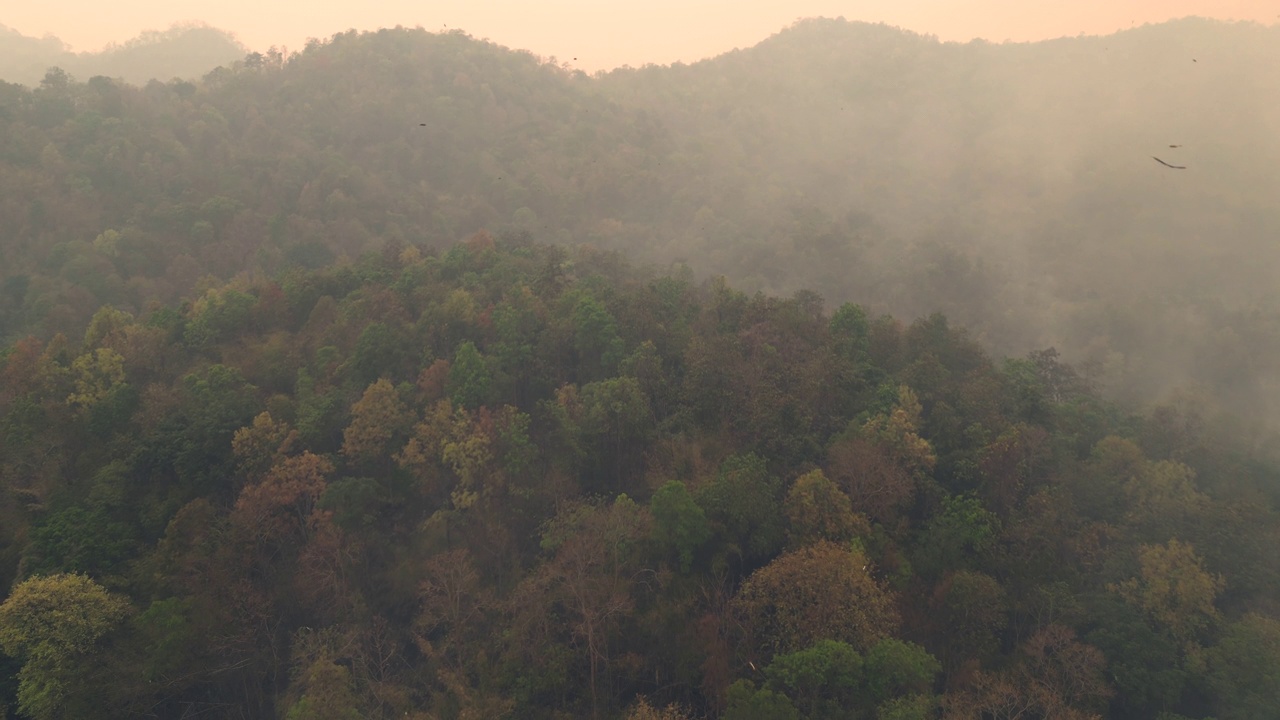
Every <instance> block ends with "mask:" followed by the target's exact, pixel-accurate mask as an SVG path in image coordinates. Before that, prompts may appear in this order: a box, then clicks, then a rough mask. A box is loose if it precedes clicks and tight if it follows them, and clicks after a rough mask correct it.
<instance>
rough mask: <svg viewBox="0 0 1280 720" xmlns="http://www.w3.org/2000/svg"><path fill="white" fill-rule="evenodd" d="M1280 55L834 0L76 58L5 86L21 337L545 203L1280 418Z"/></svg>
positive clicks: (454, 230)
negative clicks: (619, 59)
mask: <svg viewBox="0 0 1280 720" xmlns="http://www.w3.org/2000/svg"><path fill="white" fill-rule="evenodd" d="M1193 60H1194V61H1195V62H1193ZM1278 83H1280V30H1278V29H1277V28H1275V27H1272V28H1263V27H1260V26H1255V25H1230V24H1223V23H1216V22H1210V21H1202V20H1185V21H1180V22H1176V23H1169V24H1165V25H1160V26H1150V27H1143V28H1139V29H1135V30H1130V31H1127V32H1123V33H1119V34H1116V35H1113V36H1109V37H1105V38H1092V37H1080V38H1069V39H1062V40H1057V41H1052V42H1044V43H1036V44H1022V45H1019V44H1006V45H992V44H988V43H981V42H975V43H970V44H966V45H958V44H948V43H939V42H936V41H935V40H933V39H931V38H928V37H922V36H917V35H913V34H910V33H905V32H901V31H898V30H894V29H891V28H887V27H883V26H871V25H864V24H858V23H848V22H844V21H806V22H802V23H799V24H797V25H796V26H794V27H792V28H790V29H788V30H786V31H784V32H782V33H779V34H778V35H776V36H774V37H773V38H770V39H769V40H767V41H765V42H763V43H761V44H760V45H759V46H757V47H754V48H750V49H747V50H741V51H736V52H734V53H730V54H727V55H724V56H721V57H719V58H715V59H712V60H708V61H705V62H701V63H697V64H694V65H689V66H682V65H677V66H673V67H646V68H640V69H623V70H618V71H615V72H612V73H608V74H606V75H602V76H597V77H588V76H586V75H584V74H582V73H577V72H572V71H569V70H567V69H563V68H560V67H556V66H554V65H551V64H549V63H547V62H544V61H542V60H540V59H538V58H536V57H534V56H532V55H530V54H528V53H520V52H512V51H509V50H506V49H504V48H500V47H497V46H494V45H491V44H487V43H484V42H480V41H476V40H474V39H471V38H469V37H467V36H465V35H463V34H459V33H450V34H443V35H436V34H431V33H427V32H424V31H421V30H417V31H414V30H403V29H396V30H385V31H380V32H377V33H364V34H358V33H354V32H351V33H346V34H341V35H338V36H335V37H334V38H332V39H331V40H329V41H326V42H317V43H313V44H312V45H310V46H309V47H307V48H306V49H305V50H304V51H302V52H300V53H296V54H292V55H289V56H287V57H285V56H282V55H279V54H271V53H268V54H267V55H265V56H264V55H258V54H254V55H250V56H248V57H246V58H245V59H244V60H243V61H240V62H238V63H236V64H234V65H233V66H231V67H226V68H221V69H219V70H217V71H215V72H213V73H210V74H209V75H208V76H206V77H205V78H204V79H203V80H201V81H199V82H196V83H186V82H173V83H158V82H153V83H150V84H147V85H146V86H144V87H132V86H128V85H122V84H118V83H116V82H113V81H110V80H107V79H105V78H92V79H91V80H90V81H89V82H78V81H74V80H71V79H68V78H67V77H65V76H62V75H56V74H55V75H51V76H49V77H47V78H46V80H45V81H44V82H43V83H41V85H40V86H39V87H37V88H35V89H31V90H28V89H24V88H20V87H16V86H5V87H0V187H2V188H3V191H4V194H3V200H2V201H0V235H2V238H0V239H2V240H3V242H2V243H0V253H2V254H3V257H0V260H2V261H3V269H2V270H0V273H2V274H3V287H2V288H0V335H2V336H4V337H7V338H8V339H9V340H10V341H12V340H15V339H17V338H19V337H22V336H23V335H25V334H26V333H28V332H32V331H34V332H37V333H39V334H41V335H42V336H43V337H49V336H50V335H51V334H52V333H54V332H57V331H59V330H71V331H75V332H79V331H80V330H81V329H83V327H84V325H85V323H86V322H87V321H88V318H89V317H90V316H91V315H92V314H93V312H94V311H95V309H96V308H97V307H99V306H100V305H101V304H104V303H109V304H112V305H115V306H117V307H121V308H126V309H129V310H131V311H134V312H140V311H142V310H144V309H145V308H147V307H148V305H149V303H152V302H160V303H163V304H168V303H172V302H173V301H175V300H177V299H178V298H181V297H184V296H191V288H192V287H193V285H194V284H195V283H196V282H197V281H198V280H199V279H200V278H201V277H203V276H206V275H208V276H211V277H212V278H215V279H220V280H226V279H229V278H231V277H234V276H236V275H237V274H239V273H249V274H251V275H252V274H255V273H266V274H268V275H270V274H273V273H276V272H279V271H280V270H282V269H284V268H287V267H291V266H300V267H317V266H319V265H322V264H325V263H327V262H329V261H330V260H331V259H333V258H336V257H340V256H343V255H347V256H355V255H358V254H359V253H360V252H362V251H363V250H365V249H367V248H370V247H378V246H380V245H381V244H382V243H385V242H388V241H392V242H411V243H420V242H425V243H427V244H428V245H429V246H431V247H445V246H447V245H448V244H449V243H451V242H454V241H456V240H458V239H459V238H462V237H466V236H467V235H469V234H470V233H473V232H475V231H476V230H478V229H481V228H489V229H491V230H493V231H495V232H496V231H500V230H527V231H529V232H531V233H533V234H534V235H535V236H536V237H537V238H538V239H539V240H542V241H549V242H557V243H568V244H579V243H587V244H591V245H594V246H596V247H600V248H604V249H621V250H625V251H626V252H627V253H628V254H629V255H631V256H633V257H636V258H638V259H640V260H642V261H647V262H655V263H658V264H659V265H660V266H661V265H667V264H669V263H671V262H677V261H682V262H687V263H689V264H690V266H691V267H693V269H694V270H695V271H696V272H698V273H725V274H727V275H728V276H729V277H730V278H734V279H735V280H736V281H738V282H740V283H742V284H743V286H744V287H746V288H748V289H750V290H755V289H763V290H767V291H771V292H781V293H784V294H785V293H790V292H793V291H795V290H799V289H802V288H808V289H812V290H815V291H817V292H819V293H820V294H822V295H823V296H824V297H825V298H826V299H827V300H829V301H831V302H835V303H839V302H844V301H854V302H859V303H862V304H864V305H866V306H868V307H871V308H874V309H875V310H876V311H877V312H879V311H891V312H894V313H896V314H900V315H903V316H907V317H915V316H919V315H926V314H928V313H931V312H934V311H938V310H941V311H944V312H946V313H947V315H948V316H949V317H952V318H953V319H955V320H957V321H959V322H962V323H963V324H965V325H966V326H967V327H970V328H971V330H972V332H973V333H974V336H975V337H976V338H977V339H979V340H980V341H981V342H983V343H984V344H985V345H987V346H988V347H990V348H993V349H995V350H996V351H998V352H1005V353H1013V354H1022V353H1025V352H1026V351H1028V350H1030V349H1035V348H1043V347H1049V346H1056V347H1059V348H1060V349H1061V350H1062V352H1063V353H1064V355H1065V356H1066V357H1067V358H1069V359H1071V360H1073V361H1077V362H1081V363H1083V365H1082V367H1083V368H1086V369H1087V371H1088V373H1089V374H1090V375H1091V377H1094V378H1095V379H1097V380H1098V381H1099V382H1100V383H1101V384H1102V385H1103V386H1104V387H1105V388H1106V389H1107V391H1108V392H1109V393H1111V394H1112V395H1113V396H1123V397H1126V398H1128V399H1131V400H1139V401H1150V400H1152V399H1154V398H1158V397H1162V396H1164V395H1166V394H1167V393H1168V392H1169V391H1170V389H1171V388H1183V389H1184V390H1185V389H1187V388H1191V391H1192V392H1193V393H1195V392H1199V393H1200V395H1201V396H1202V397H1203V398H1210V399H1211V402H1215V403H1217V404H1219V405H1221V406H1224V407H1228V408H1230V409H1232V410H1234V411H1236V412H1238V413H1240V414H1242V415H1243V416H1245V417H1247V418H1249V420H1250V423H1249V425H1248V426H1249V427H1254V428H1257V427H1273V428H1274V427H1275V426H1276V425H1277V422H1276V418H1277V417H1278V415H1277V413H1278V411H1277V408H1280V368H1278V367H1277V364H1276V363H1277V361H1276V358H1280V315H1278V314H1277V310H1278V308H1277V307H1276V299H1275V294H1274V293H1273V292H1272V287H1273V278H1274V277H1275V276H1276V272H1277V271H1278V270H1280V263H1278V261H1280V251H1278V250H1277V246H1276V244H1275V242H1274V239H1275V237H1276V236H1277V233H1280V206H1277V205H1276V203H1275V202H1274V198H1275V197H1277V196H1280V147H1278V146H1277V142H1280V141H1277V138H1276V135H1275V133H1274V132H1273V128H1274V126H1275V121H1276V119H1277V117H1278V116H1280V87H1277V84H1278ZM1171 145H1179V146H1180V147H1178V148H1172V147H1170V146H1171ZM1153 155H1154V156H1164V157H1165V159H1169V160H1171V161H1173V162H1174V163H1182V164H1185V165H1187V167H1188V169H1187V170H1185V171H1176V170H1169V169H1167V168H1164V167H1162V166H1160V165H1158V164H1156V162H1155V161H1154V160H1152V159H1151V156H1153Z"/></svg>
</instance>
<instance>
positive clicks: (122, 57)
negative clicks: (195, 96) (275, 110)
mask: <svg viewBox="0 0 1280 720" xmlns="http://www.w3.org/2000/svg"><path fill="white" fill-rule="evenodd" d="M246 52H248V51H247V50H245V47H244V46H243V45H241V44H240V43H239V42H238V41H237V40H236V39H235V38H234V37H233V36H232V35H231V34H230V33H227V32H224V31H221V30H218V29H216V28H211V27H206V26H204V25H177V26H174V27H172V28H170V29H169V30H167V31H163V32H161V31H150V32H146V33H143V34H142V35H139V36H138V37H136V38H134V39H132V40H130V41H128V42H126V43H124V44H123V45H113V46H111V47H108V48H106V49H104V50H101V51H98V52H79V53H77V52H72V51H71V50H69V49H68V48H67V47H66V45H65V44H64V43H63V42H62V41H61V40H59V39H58V38H56V37H44V38H33V37H27V36H25V35H22V34H21V33H19V32H17V31H16V30H13V29H11V28H6V27H4V26H3V25H0V80H2V81H6V82H10V83H17V84H19V85H26V86H28V87H35V86H37V85H39V84H40V80H41V79H42V78H44V76H45V73H46V72H48V70H49V68H54V67H56V68H60V69H62V70H63V71H64V72H67V73H70V74H71V75H72V76H74V77H76V78H79V79H81V80H87V79H89V78H91V77H93V76H95V75H103V76H106V77H110V78H121V79H123V80H125V81H126V82H130V83H134V84H136V85H142V84H145V83H147V82H149V81H151V80H155V79H159V80H170V79H172V78H182V79H184V80H195V79H197V78H200V77H202V76H203V75H204V74H205V73H207V72H209V71H210V70H212V69H214V68H216V67H220V66H222V65H230V64H231V63H233V62H235V61H237V60H240V59H242V58H244V56H245V54H246Z"/></svg>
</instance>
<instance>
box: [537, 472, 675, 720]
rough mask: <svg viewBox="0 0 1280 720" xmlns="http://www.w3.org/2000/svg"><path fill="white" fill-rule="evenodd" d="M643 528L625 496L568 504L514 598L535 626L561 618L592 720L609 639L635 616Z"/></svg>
mask: <svg viewBox="0 0 1280 720" xmlns="http://www.w3.org/2000/svg"><path fill="white" fill-rule="evenodd" d="M650 522H651V519H650V517H649V515H648V513H647V512H645V510H644V508H642V507H639V506H637V505H636V504H635V502H633V501H632V500H631V499H630V498H628V497H627V496H626V495H620V496H618V498H617V499H616V500H615V501H614V502H613V503H610V504H608V505H601V504H592V503H583V502H575V503H572V504H570V505H569V506H567V507H566V508H565V509H563V510H561V511H560V512H559V513H557V514H556V516H555V517H554V518H552V519H551V520H550V521H548V522H547V523H546V525H545V526H544V527H543V530H542V541H541V547H542V549H543V550H544V551H546V552H547V553H549V554H550V557H549V558H548V559H547V561H546V562H545V563H543V564H542V565H541V566H540V567H539V568H538V570H537V572H536V573H535V574H534V575H532V576H531V577H529V578H528V579H527V580H526V581H525V582H524V583H523V584H522V586H521V588H520V589H519V590H517V592H516V597H517V598H519V604H520V606H521V609H520V611H519V613H518V614H520V615H528V614H536V615H537V616H539V617H540V618H541V619H539V620H537V622H538V623H539V624H541V623H544V622H546V619H552V618H555V617H557V616H560V615H561V614H563V616H564V617H565V619H566V620H567V624H568V630H569V634H570V638H571V642H572V645H573V646H574V647H575V648H576V649H577V650H578V652H580V653H582V654H584V655H585V656H586V660H587V665H588V669H589V684H588V687H589V690H590V694H591V708H592V717H598V716H599V714H600V693H599V685H600V682H601V678H600V676H601V674H602V673H604V672H606V671H607V670H608V668H609V666H610V661H611V656H610V646H611V644H612V642H611V641H612V638H613V636H614V634H615V633H616V632H617V629H618V627H619V625H620V623H621V621H622V620H623V619H624V618H626V617H627V616H629V615H631V613H632V612H633V611H634V609H635V600H634V598H633V597H632V590H633V587H634V586H635V584H636V583H637V582H638V579H639V578H640V577H641V576H642V575H643V574H644V573H643V568H642V567H641V566H640V552H639V551H640V543H641V542H642V541H643V539H644V538H645V537H647V536H648V534H649V532H650V529H649V525H650ZM534 652H535V653H536V650H534Z"/></svg>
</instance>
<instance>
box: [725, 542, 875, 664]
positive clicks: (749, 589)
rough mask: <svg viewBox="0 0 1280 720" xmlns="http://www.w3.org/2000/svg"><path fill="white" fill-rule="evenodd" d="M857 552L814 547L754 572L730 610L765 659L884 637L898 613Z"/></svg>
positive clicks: (870, 642)
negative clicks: (822, 642)
mask: <svg viewBox="0 0 1280 720" xmlns="http://www.w3.org/2000/svg"><path fill="white" fill-rule="evenodd" d="M867 568H868V562H867V558H866V556H865V555H863V554H862V552H861V551H859V550H850V549H847V548H842V547H840V546H838V545H835V544H834V543H830V542H825V541H824V542H818V543H816V544H814V545H810V546H808V547H804V548H800V549H798V550H793V551H791V552H788V553H786V554H784V555H782V556H781V557H779V558H778V559H776V560H774V561H773V562H771V563H769V564H768V565H766V566H765V567H763V568H761V569H759V570H757V571H755V572H754V573H752V574H751V576H750V577H748V578H747V580H746V582H744V583H743V584H742V590H741V591H740V592H739V593H738V596H737V597H736V598H734V600H733V605H734V607H735V609H736V611H737V612H738V613H739V615H740V617H741V619H742V622H743V624H744V626H745V628H746V630H747V632H748V636H749V637H750V638H751V639H752V640H753V641H754V644H755V647H757V648H759V649H760V650H761V651H762V652H763V653H764V654H765V655H766V656H773V655H775V654H777V653H787V652H794V651H796V650H800V649H803V648H806V647H809V646H811V645H814V644H815V643H817V642H818V641H820V640H826V639H830V640H839V641H842V642H846V643H849V644H850V645H851V646H853V648H854V649H855V650H858V649H866V648H869V647H871V646H872V645H874V644H875V643H876V642H877V641H879V640H880V639H881V638H884V637H887V636H889V635H890V634H891V633H893V631H894V630H895V629H896V628H897V626H898V614H897V611H896V609H895V608H894V604H893V597H892V595H891V594H890V593H889V591H887V590H885V589H884V588H883V587H881V586H880V585H879V583H877V582H876V581H875V580H874V579H872V577H871V574H870V573H869V572H868V569H867Z"/></svg>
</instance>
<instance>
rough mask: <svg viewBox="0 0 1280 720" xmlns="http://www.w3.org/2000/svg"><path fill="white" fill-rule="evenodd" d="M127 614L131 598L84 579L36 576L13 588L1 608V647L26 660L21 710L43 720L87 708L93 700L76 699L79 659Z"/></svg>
mask: <svg viewBox="0 0 1280 720" xmlns="http://www.w3.org/2000/svg"><path fill="white" fill-rule="evenodd" d="M128 611H129V603H128V601H127V600H125V599H124V598H122V597H120V596H118V595H114V594H112V593H109V592H107V590H106V589H104V588H103V587H102V586H101V585H98V584H97V583H95V582H94V581H93V580H90V579H89V578H88V577H87V576H85V575H74V574H71V575H49V576H45V577H33V578H29V579H27V580H25V581H23V582H22V583H20V584H19V585H18V586H17V587H15V588H14V589H13V592H12V593H11V594H10V595H9V597H8V599H6V600H5V601H4V603H3V604H0V649H3V650H4V652H5V653H6V654H8V655H12V656H14V657H17V658H21V659H22V660H23V666H22V670H21V672H20V673H19V676H18V677H19V684H18V709H19V710H21V711H22V712H24V713H26V714H27V715H30V716H31V717H33V718H37V719H44V718H58V717H63V716H64V713H66V712H68V710H70V709H71V707H73V706H74V707H78V708H81V709H85V708H87V707H88V705H87V703H88V702H90V701H91V698H88V697H76V696H77V694H78V693H79V692H80V690H81V688H82V686H81V683H82V682H83V678H81V677H79V676H78V672H77V670H78V666H77V664H76V663H77V660H79V659H80V658H82V657H84V656H86V655H88V654H90V653H92V652H93V650H94V648H95V647H96V646H97V644H98V642H99V641H100V640H101V639H102V638H103V637H104V636H106V635H107V634H108V633H109V632H111V631H112V630H114V629H115V628H116V627H117V626H119V624H120V623H121V621H123V620H124V617H125V615H126V614H127V613H128Z"/></svg>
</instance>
